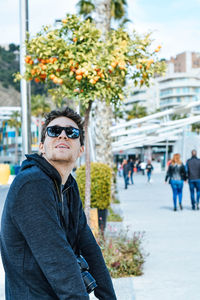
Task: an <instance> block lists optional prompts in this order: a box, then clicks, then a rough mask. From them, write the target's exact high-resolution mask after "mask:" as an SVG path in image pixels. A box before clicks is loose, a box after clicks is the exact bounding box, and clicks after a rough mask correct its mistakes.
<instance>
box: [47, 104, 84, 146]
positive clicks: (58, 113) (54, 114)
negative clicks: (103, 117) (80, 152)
mask: <svg viewBox="0 0 200 300" xmlns="http://www.w3.org/2000/svg"><path fill="white" fill-rule="evenodd" d="M59 117H66V118H69V119H71V120H72V121H74V122H75V123H76V125H77V126H78V128H79V130H80V143H81V146H82V145H84V130H83V124H84V123H83V120H82V118H81V116H80V115H79V114H77V113H76V112H75V111H74V110H73V109H71V108H69V107H66V108H65V109H64V110H52V111H51V112H50V113H48V114H46V116H45V122H44V124H43V126H42V131H41V143H44V140H45V134H46V129H47V127H48V125H49V123H50V122H51V121H53V120H54V119H57V118H59Z"/></svg>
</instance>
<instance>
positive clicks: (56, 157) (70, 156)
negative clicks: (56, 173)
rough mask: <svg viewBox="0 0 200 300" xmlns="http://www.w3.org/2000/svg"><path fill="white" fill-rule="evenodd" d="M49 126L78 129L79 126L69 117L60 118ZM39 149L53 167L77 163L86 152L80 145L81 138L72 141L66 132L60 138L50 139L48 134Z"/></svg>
mask: <svg viewBox="0 0 200 300" xmlns="http://www.w3.org/2000/svg"><path fill="white" fill-rule="evenodd" d="M49 126H61V127H70V126H72V127H75V128H77V129H78V126H77V124H76V123H75V122H74V121H73V120H71V119H69V118H67V117H58V118H56V119H54V120H53V121H51V122H50V123H49V125H48V127H49ZM39 148H40V152H41V153H42V154H43V157H44V158H46V159H47V160H48V161H49V163H51V164H53V165H54V164H55V163H56V162H57V163H61V162H63V163H75V162H76V160H77V158H78V157H80V156H81V154H82V153H83V151H84V146H81V145H80V137H78V138H77V139H70V138H68V137H67V135H66V133H65V131H64V130H63V131H62V132H61V134H60V135H59V136H58V137H49V136H48V135H47V133H46V134H45V140H44V143H40V146H39Z"/></svg>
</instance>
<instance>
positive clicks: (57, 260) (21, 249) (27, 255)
mask: <svg viewBox="0 0 200 300" xmlns="http://www.w3.org/2000/svg"><path fill="white" fill-rule="evenodd" d="M39 148H40V152H41V155H38V154H33V155H27V156H26V158H27V159H26V160H25V161H24V162H23V164H22V167H21V171H20V173H19V174H18V175H17V176H16V178H15V180H14V181H13V183H12V185H11V187H10V189H9V192H8V196H7V199H6V202H5V206H4V209H3V215H2V223H1V255H2V261H3V266H4V269H5V286H6V300H43V299H44V300H56V299H57V300H68V299H69V300H75V299H76V300H77V299H80V300H89V294H88V293H89V292H88V291H87V288H86V284H85V282H84V280H83V276H82V274H81V268H80V265H79V263H78V261H77V255H79V254H81V255H82V256H83V257H84V258H85V259H86V261H87V263H88V265H89V272H90V274H91V275H92V276H93V277H94V279H95V280H96V284H97V287H96V288H95V290H94V293H95V296H96V297H97V299H101V300H104V299H107V300H111V299H112V300H116V295H115V292H114V289H113V285H112V281H111V278H110V275H109V272H108V270H107V267H106V265H105V262H104V259H103V256H102V253H101V250H100V248H99V246H98V244H97V243H96V240H95V238H94V236H93V234H92V232H91V230H90V228H89V226H88V225H87V221H86V216H85V213H84V211H83V208H82V203H81V200H80V196H79V190H78V186H77V183H76V181H75V179H74V178H73V177H72V175H71V174H70V173H71V171H72V169H73V167H74V165H75V163H76V160H77V158H78V157H79V156H81V154H82V153H83V151H84V146H83V123H82V120H81V117H80V116H79V115H78V114H76V113H75V112H74V111H73V110H71V109H69V108H66V109H65V110H63V111H52V112H51V113H49V114H48V115H47V117H46V120H45V123H44V125H43V129H42V138H41V143H40V146H39Z"/></svg>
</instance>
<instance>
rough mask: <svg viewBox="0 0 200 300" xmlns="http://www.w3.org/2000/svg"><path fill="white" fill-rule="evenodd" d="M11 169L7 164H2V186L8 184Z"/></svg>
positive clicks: (0, 182)
mask: <svg viewBox="0 0 200 300" xmlns="http://www.w3.org/2000/svg"><path fill="white" fill-rule="evenodd" d="M9 176H10V167H9V165H7V164H0V184H8V180H9Z"/></svg>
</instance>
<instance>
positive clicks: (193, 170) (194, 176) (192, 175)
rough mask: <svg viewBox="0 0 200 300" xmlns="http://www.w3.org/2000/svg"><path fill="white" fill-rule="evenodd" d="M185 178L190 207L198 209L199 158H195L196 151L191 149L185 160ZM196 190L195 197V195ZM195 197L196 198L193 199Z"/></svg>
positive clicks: (199, 193)
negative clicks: (188, 190) (187, 185)
mask: <svg viewBox="0 0 200 300" xmlns="http://www.w3.org/2000/svg"><path fill="white" fill-rule="evenodd" d="M186 172H187V179H188V184H189V188H190V198H191V205H192V209H193V210H195V205H196V209H199V198H200V159H199V158H197V151H196V150H192V157H191V158H190V159H188V160H187V162H186ZM195 191H196V197H195ZM195 198H196V199H195Z"/></svg>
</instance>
